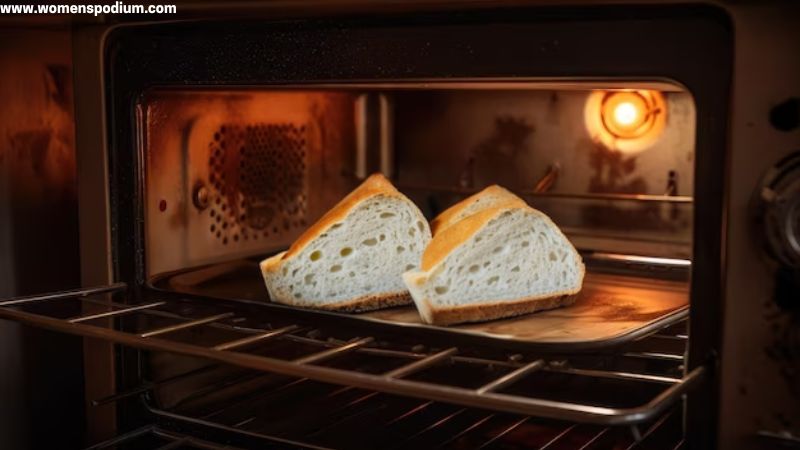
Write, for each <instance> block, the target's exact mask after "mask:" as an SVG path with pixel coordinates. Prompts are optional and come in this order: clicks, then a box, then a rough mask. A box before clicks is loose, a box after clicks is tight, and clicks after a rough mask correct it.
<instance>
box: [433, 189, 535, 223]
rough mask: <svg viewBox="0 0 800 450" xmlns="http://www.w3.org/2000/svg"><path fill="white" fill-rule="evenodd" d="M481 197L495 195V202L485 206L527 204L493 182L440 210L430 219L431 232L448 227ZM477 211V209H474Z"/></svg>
mask: <svg viewBox="0 0 800 450" xmlns="http://www.w3.org/2000/svg"><path fill="white" fill-rule="evenodd" d="M483 197H496V198H497V202H496V203H494V204H487V205H486V206H487V207H493V206H498V205H499V204H502V203H508V202H510V203H517V204H518V205H519V206H527V203H525V200H523V199H521V198H519V197H517V196H516V195H514V194H513V193H512V192H511V191H509V190H508V189H506V188H504V187H501V186H498V185H496V184H493V185H491V186H489V187H487V188H485V189H483V190H482V191H480V192H478V193H476V194H472V195H470V196H469V197H467V198H465V199H464V200H461V201H460V202H458V203H456V204H455V205H453V206H451V207H449V208H447V209H446V210H444V211H442V212H441V213H440V214H439V215H438V216H436V218H435V219H433V220H432V221H431V233H432V234H433V235H434V236H435V235H436V233H438V232H439V231H441V230H444V229H445V228H448V227H450V226H451V225H453V224H454V223H456V222H458V220H457V219H456V218H457V217H458V215H459V214H461V212H463V211H464V210H465V209H467V208H469V207H470V206H472V205H473V204H474V203H475V202H476V201H479V200H480V199H482V198H483ZM476 212H477V211H476Z"/></svg>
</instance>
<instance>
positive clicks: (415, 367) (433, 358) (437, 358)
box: [384, 347, 458, 378]
mask: <svg viewBox="0 0 800 450" xmlns="http://www.w3.org/2000/svg"><path fill="white" fill-rule="evenodd" d="M456 353H458V349H457V348H455V347H451V348H448V349H447V350H442V351H440V352H439V353H434V354H432V355H429V356H426V357H424V358H422V359H420V360H418V361H414V362H412V363H409V364H407V365H405V366H403V367H399V368H397V369H395V370H392V371H391V372H388V373H386V374H384V377H386V378H403V377H405V376H408V375H411V374H413V373H415V372H419V371H420V370H424V369H427V368H428V367H431V366H433V365H434V364H438V363H440V362H442V361H445V360H447V359H448V358H450V357H451V356H453V355H455V354H456Z"/></svg>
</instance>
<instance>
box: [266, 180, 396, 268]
mask: <svg viewBox="0 0 800 450" xmlns="http://www.w3.org/2000/svg"><path fill="white" fill-rule="evenodd" d="M377 195H385V196H387V197H398V198H405V197H404V196H403V194H401V193H400V191H398V190H397V189H396V188H395V187H394V186H393V185H392V183H391V182H390V181H389V180H387V179H386V177H384V176H383V175H382V174H380V173H376V174H372V175H370V176H369V177H368V178H367V179H366V180H364V182H363V183H361V185H359V186H358V187H357V188H355V190H353V191H352V192H350V193H349V194H347V196H346V197H345V198H343V199H341V200H340V201H339V203H337V204H336V205H335V206H334V207H333V208H331V209H330V210H329V211H328V212H327V213H325V215H323V216H322V217H321V218H320V219H319V220H317V222H316V223H315V224H314V225H311V226H310V227H308V229H307V230H306V231H304V232H303V234H301V235H300V237H298V238H297V240H296V241H294V243H293V244H292V246H291V247H289V250H287V251H286V253H285V254H284V255H283V257H282V258H281V259H288V258H290V257H292V256H293V255H295V254H297V253H299V252H300V251H302V250H303V249H304V248H305V247H306V246H307V245H308V244H309V243H311V241H313V240H314V239H316V238H317V236H319V235H320V234H322V233H324V232H325V231H326V230H327V229H328V228H329V227H330V226H331V225H333V224H335V223H337V222H340V221H341V220H343V219H344V218H345V217H346V216H347V214H348V213H349V212H350V211H351V210H352V209H353V208H354V207H355V206H356V205H358V204H359V203H361V202H362V201H364V200H367V199H369V198H371V197H374V196H377Z"/></svg>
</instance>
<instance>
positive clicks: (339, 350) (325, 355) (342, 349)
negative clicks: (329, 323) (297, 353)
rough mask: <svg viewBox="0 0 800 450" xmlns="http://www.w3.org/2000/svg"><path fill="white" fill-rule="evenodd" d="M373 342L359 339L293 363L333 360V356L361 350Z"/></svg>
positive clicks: (368, 339)
mask: <svg viewBox="0 0 800 450" xmlns="http://www.w3.org/2000/svg"><path fill="white" fill-rule="evenodd" d="M374 340H375V339H373V338H371V337H365V338H361V339H358V340H356V341H353V342H350V343H349V344H345V345H342V346H339V347H334V348H331V349H328V350H323V351H321V352H318V353H314V354H311V355H308V356H304V357H302V358H298V359H295V360H294V361H293V362H295V363H297V364H312V363H315V362H320V361H324V360H326V359H330V358H333V357H335V356H339V355H344V354H346V353H350V352H352V351H353V350H357V349H358V348H361V347H363V346H365V345H367V344H369V343H371V342H372V341H374Z"/></svg>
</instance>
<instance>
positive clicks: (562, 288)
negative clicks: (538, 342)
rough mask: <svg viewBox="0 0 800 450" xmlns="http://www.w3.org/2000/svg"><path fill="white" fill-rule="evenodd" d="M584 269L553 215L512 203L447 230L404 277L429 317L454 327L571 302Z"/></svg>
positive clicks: (436, 322)
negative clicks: (455, 324) (418, 266)
mask: <svg viewBox="0 0 800 450" xmlns="http://www.w3.org/2000/svg"><path fill="white" fill-rule="evenodd" d="M584 271H585V269H584V265H583V261H582V259H581V256H580V254H578V252H577V251H576V250H575V248H574V247H573V246H572V244H571V243H570V242H569V240H567V238H566V237H565V236H564V234H562V233H561V230H559V229H558V227H557V226H556V225H555V224H554V223H553V222H552V221H551V220H550V218H549V217H547V216H546V215H545V214H544V213H542V212H540V211H537V210H535V209H533V208H531V207H529V206H522V205H520V204H519V202H517V201H515V200H513V199H512V200H511V201H508V202H505V203H502V202H499V203H498V204H496V205H494V206H492V207H488V208H484V209H482V210H480V211H479V212H477V213H475V214H473V215H471V216H468V217H466V218H464V219H462V220H460V221H458V222H456V223H454V224H452V225H450V226H448V227H446V228H444V229H441V230H440V231H439V232H438V233H437V234H436V235H435V236H434V238H433V240H432V241H431V243H430V244H429V245H428V247H427V248H426V249H425V253H424V254H423V256H422V267H421V270H416V271H409V272H406V273H405V274H403V279H404V281H405V283H406V286H408V290H409V291H410V292H411V296H412V297H413V298H414V303H415V304H416V306H417V309H418V310H419V313H420V315H421V316H422V319H423V320H424V321H425V322H427V323H431V324H440V325H447V324H454V323H461V322H477V321H484V320H490V319H497V318H501V317H510V316H516V315H519V314H525V313H530V312H533V311H538V310H542V309H550V308H555V307H558V306H563V305H567V304H571V303H572V302H574V301H575V296H574V294H577V293H578V292H579V291H580V290H581V286H582V284H583V275H584Z"/></svg>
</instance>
